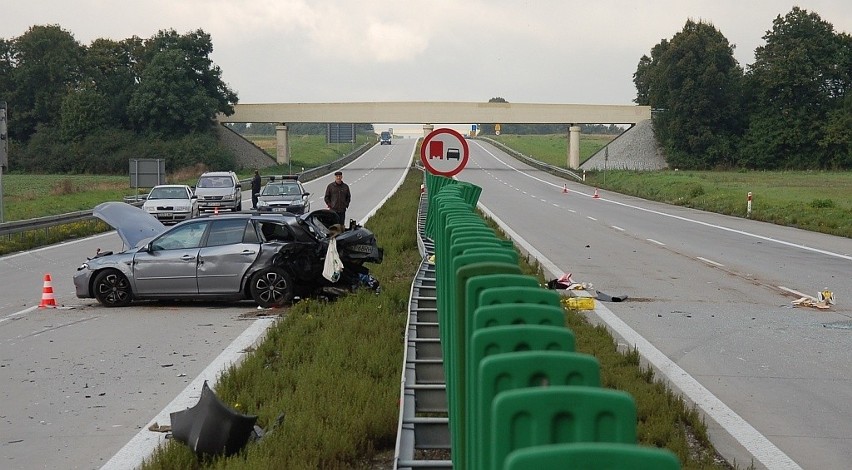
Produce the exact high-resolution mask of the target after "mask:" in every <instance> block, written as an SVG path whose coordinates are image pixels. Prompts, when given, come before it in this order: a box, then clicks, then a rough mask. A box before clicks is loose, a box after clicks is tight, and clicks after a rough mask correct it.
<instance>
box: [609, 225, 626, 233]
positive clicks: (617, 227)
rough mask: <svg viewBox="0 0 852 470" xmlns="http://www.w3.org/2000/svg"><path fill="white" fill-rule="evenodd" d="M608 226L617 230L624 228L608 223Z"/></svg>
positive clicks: (621, 230) (620, 230)
mask: <svg viewBox="0 0 852 470" xmlns="http://www.w3.org/2000/svg"><path fill="white" fill-rule="evenodd" d="M610 227H612V228H614V229H616V230H618V231H619V232H623V231H624V229H623V228H621V227H619V226H618V225H610Z"/></svg>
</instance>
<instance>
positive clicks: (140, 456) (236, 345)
mask: <svg viewBox="0 0 852 470" xmlns="http://www.w3.org/2000/svg"><path fill="white" fill-rule="evenodd" d="M274 323H275V320H274V319H271V318H262V319H260V320H255V321H254V322H252V324H251V325H250V326H249V327H248V328H246V330H245V331H243V332H242V334H241V335H240V336H239V337H238V338H237V339H235V340H234V341H233V342H232V343H231V344H229V345H228V347H227V348H225V350H224V351H222V353H221V354H219V356H218V357H217V358H216V359H214V360H213V362H211V363H210V365H208V366H207V368H206V369H204V370H203V371H201V373H200V374H199V375H198V377H196V378H195V379H193V381H192V382H190V384H189V385H187V386H186V388H185V389H183V391H182V392H181V393H180V394H179V395H178V396H176V397H175V399H174V400H172V402H171V403H169V404H168V405H166V407H165V408H164V409H163V411H161V412H160V413H159V414H158V415H157V416H155V417H154V419H152V420H151V422H150V423H148V424H147V425H145V427H143V428H142V430H140V431H139V433H138V434H136V436H135V437H134V438H133V439H131V440H130V442H128V443H127V444H125V446H124V447H122V448H121V450H119V451H118V453H116V454H115V455H114V456H113V457H112V458H111V459H109V461H108V462H107V463H105V464H104V466H103V467H101V470H113V469H115V470H123V469H127V468H138V467H139V466H140V465H141V464H142V461H143V460H144V459H146V458H148V457H149V456H150V455H151V454H152V453H153V452H154V450H155V449H156V448H157V446H159V445H160V444H161V443H163V442H165V441H166V434H165V433H161V432H153V431H149V430H148V427H149V426H150V425H151V424H153V423H158V424H164V423H169V422H171V417H170V416H169V414H170V413H172V412H175V411H183V410H185V409H187V408H191V407H193V406H195V404H196V403H197V402H198V398H199V397H200V396H201V387H202V385H204V381H205V380H206V381H207V383H208V385H209V386H210V388H212V389H215V388H216V383H217V382H218V380H219V377H220V375H221V374H222V372H224V371H226V370H227V369H228V367H230V366H231V365H232V364H236V363H238V362H240V361H241V360H242V358H243V356H245V349H246V348H248V347H250V346H252V345H254V344H255V343H257V341H258V340H260V338H261V337H262V336H263V335H264V333H266V330H267V328H269V327H270V326H272V325H273V324H274Z"/></svg>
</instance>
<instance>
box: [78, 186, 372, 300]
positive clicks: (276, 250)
mask: <svg viewBox="0 0 852 470" xmlns="http://www.w3.org/2000/svg"><path fill="white" fill-rule="evenodd" d="M93 214H94V215H95V216H96V217H98V218H100V219H102V220H104V221H105V222H106V223H108V224H109V225H110V226H112V227H113V228H115V229H116V231H117V232H118V234H119V236H120V237H121V239H122V241H123V242H124V244H125V247H130V248H127V249H125V250H124V251H122V252H120V253H113V252H100V253H97V254H96V255H95V256H94V257H93V258H89V259H88V260H87V261H86V262H85V263H83V264H82V265H81V266H80V267H79V268H77V272H76V274H75V275H74V286H75V289H76V294H77V297H79V298H95V299H97V300H98V302H100V303H101V304H102V305H104V306H106V307H123V306H127V305H129V304H130V303H131V302H133V301H134V300H150V299H161V300H162V299H198V300H202V299H204V300H243V299H251V300H254V301H255V302H256V303H257V304H258V305H260V306H261V307H264V308H268V307H276V306H281V305H283V304H285V303H288V302H290V301H292V299H293V298H294V296H299V297H308V296H316V295H326V296H328V297H333V296H336V295H340V294H342V293H345V292H349V291H352V290H354V289H357V288H360V287H366V288H370V289H373V290H375V291H378V289H379V283H378V281H377V280H376V279H375V278H373V277H372V276H370V274H369V269H368V268H367V267H366V266H364V263H381V262H382V259H383V257H384V253H383V250H382V249H381V248H379V247H378V244H377V242H376V238H375V236H374V235H373V233H372V232H371V231H370V230H368V229H366V228H364V227H362V226H360V225H357V224H355V223H353V224H350V226H349V227H345V228H344V227H342V226H340V225H336V221H337V215H336V214H335V213H334V212H332V211H329V210H325V209H323V210H318V211H314V212H311V213H309V214H305V215H294V214H289V213H237V214H227V215H224V214H223V215H217V216H209V217H200V218H196V219H191V220H187V221H184V222H181V223H179V224H177V225H174V226H172V227H170V228H168V229H166V227H165V226H164V225H163V224H162V223H160V222H159V221H158V220H156V219H155V218H154V217H152V216H151V215H150V214H147V213H145V212H144V211H142V210H141V209H139V208H136V207H134V206H131V205H129V204H125V203H122V202H107V203H103V204H100V205H98V206H97V207H96V208H95V209H94V211H93ZM332 238H334V239H335V241H336V245H337V250H338V253H339V256H340V259H341V261H342V262H343V272H342V275H341V277H340V279H338V280H337V281H336V282H334V283H332V282H330V281H328V280H326V279H325V278H324V277H323V275H322V271H323V265H324V262H325V257H326V253H327V252H328V246H329V242H330V241H331V239H332Z"/></svg>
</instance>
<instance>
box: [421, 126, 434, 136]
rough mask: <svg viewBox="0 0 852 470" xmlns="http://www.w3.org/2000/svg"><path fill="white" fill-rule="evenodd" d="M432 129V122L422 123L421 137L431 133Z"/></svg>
mask: <svg viewBox="0 0 852 470" xmlns="http://www.w3.org/2000/svg"><path fill="white" fill-rule="evenodd" d="M434 130H435V126H433V125H432V124H423V137H426V136H427V135H429V134H431V133H432V131H434Z"/></svg>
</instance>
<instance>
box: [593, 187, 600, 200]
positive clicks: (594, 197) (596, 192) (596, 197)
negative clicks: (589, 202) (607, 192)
mask: <svg viewBox="0 0 852 470" xmlns="http://www.w3.org/2000/svg"><path fill="white" fill-rule="evenodd" d="M592 199H600V196H598V188H595V195H594V196H592Z"/></svg>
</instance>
